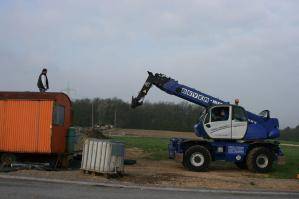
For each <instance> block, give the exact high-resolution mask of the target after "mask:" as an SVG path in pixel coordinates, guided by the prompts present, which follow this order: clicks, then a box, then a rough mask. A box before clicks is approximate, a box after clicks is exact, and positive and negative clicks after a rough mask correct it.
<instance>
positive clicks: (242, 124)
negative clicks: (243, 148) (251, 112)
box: [232, 106, 248, 139]
mask: <svg viewBox="0 0 299 199" xmlns="http://www.w3.org/2000/svg"><path fill="white" fill-rule="evenodd" d="M232 109H233V114H232V139H242V138H243V137H244V136H245V134H246V131H247V126H248V119H247V114H246V111H245V110H244V108H242V107H241V106H233V107H232Z"/></svg>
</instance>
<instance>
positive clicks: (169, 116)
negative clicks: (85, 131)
mask: <svg viewBox="0 0 299 199" xmlns="http://www.w3.org/2000/svg"><path fill="white" fill-rule="evenodd" d="M202 110H203V109H202V108H201V107H200V106H196V105H192V104H189V103H187V102H182V103H179V104H176V103H166V102H161V103H144V104H143V105H142V106H139V107H137V108H135V109H132V108H131V107H130V104H129V103H127V102H124V101H122V100H120V99H117V98H113V99H100V98H96V99H93V100H91V99H78V100H75V101H73V115H74V118H73V125H75V126H82V127H88V126H91V125H92V115H93V121H94V124H99V125H102V124H111V125H115V126H116V127H117V128H132V129H152V130H172V131H193V126H194V124H195V123H196V122H198V119H199V116H200V113H201V112H202Z"/></svg>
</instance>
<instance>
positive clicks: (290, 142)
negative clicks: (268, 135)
mask: <svg viewBox="0 0 299 199" xmlns="http://www.w3.org/2000/svg"><path fill="white" fill-rule="evenodd" d="M279 142H280V143H281V144H295V145H299V142H295V141H285V140H279Z"/></svg>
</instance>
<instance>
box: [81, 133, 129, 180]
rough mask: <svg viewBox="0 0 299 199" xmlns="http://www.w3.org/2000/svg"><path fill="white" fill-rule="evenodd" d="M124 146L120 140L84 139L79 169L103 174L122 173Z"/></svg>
mask: <svg viewBox="0 0 299 199" xmlns="http://www.w3.org/2000/svg"><path fill="white" fill-rule="evenodd" d="M124 156H125V147H124V144H123V143H121V142H113V141H109V140H100V139H94V138H88V139H86V140H85V143H84V147H83V154H82V163H81V169H82V170H85V171H92V172H97V173H104V174H116V173H119V174H122V173H124Z"/></svg>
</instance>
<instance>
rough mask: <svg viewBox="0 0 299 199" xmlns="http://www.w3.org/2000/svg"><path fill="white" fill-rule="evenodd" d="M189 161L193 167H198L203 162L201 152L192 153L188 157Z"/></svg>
mask: <svg viewBox="0 0 299 199" xmlns="http://www.w3.org/2000/svg"><path fill="white" fill-rule="evenodd" d="M190 162H191V164H192V165H193V166H195V167H200V166H202V165H203V164H204V162H205V158H204V156H203V155H202V154H201V153H193V154H192V155H191V157H190Z"/></svg>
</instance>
